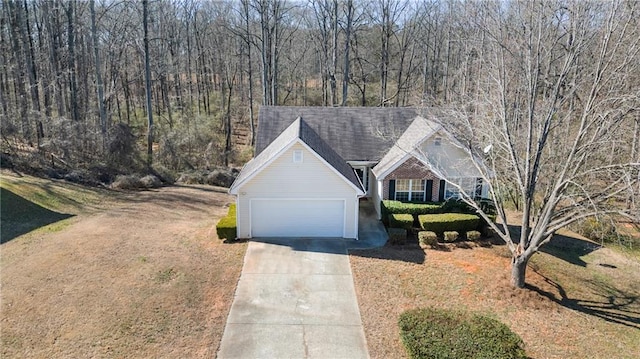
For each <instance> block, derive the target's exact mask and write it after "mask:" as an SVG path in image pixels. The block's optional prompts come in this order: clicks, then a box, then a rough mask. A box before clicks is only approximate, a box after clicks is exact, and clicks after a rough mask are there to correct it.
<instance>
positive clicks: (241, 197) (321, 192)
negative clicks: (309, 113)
mask: <svg viewBox="0 0 640 359" xmlns="http://www.w3.org/2000/svg"><path fill="white" fill-rule="evenodd" d="M295 150H302V152H303V161H302V163H294V162H293V151H295ZM264 198H309V199H313V198H324V199H326V198H344V199H345V213H346V216H345V228H344V237H346V238H356V237H357V211H358V196H357V192H356V190H355V188H353V187H352V186H350V185H349V183H347V182H346V180H345V179H344V178H342V177H341V176H340V175H338V174H337V173H335V172H334V171H333V169H331V168H330V167H328V165H327V164H325V163H324V162H322V161H321V160H320V159H319V158H318V157H317V156H316V155H315V154H314V153H312V152H310V151H309V150H307V148H306V147H304V146H303V145H301V144H300V143H296V144H294V145H293V146H291V147H290V148H289V149H287V150H286V151H284V152H283V153H282V154H281V155H280V157H278V158H276V159H275V160H274V161H273V162H271V163H270V164H268V165H267V166H266V167H265V168H263V169H262V170H261V172H260V173H258V174H257V175H256V176H255V177H253V178H252V179H250V180H249V181H247V182H246V183H245V184H244V185H242V187H240V188H239V189H238V200H237V203H238V208H237V210H238V216H237V226H238V237H240V238H250V236H251V232H250V220H251V219H250V204H249V203H250V200H251V199H264Z"/></svg>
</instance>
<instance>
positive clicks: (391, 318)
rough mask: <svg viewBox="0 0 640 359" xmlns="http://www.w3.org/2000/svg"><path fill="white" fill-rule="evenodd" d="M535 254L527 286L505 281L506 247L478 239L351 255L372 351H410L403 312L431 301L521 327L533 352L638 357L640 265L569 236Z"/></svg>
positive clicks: (395, 354)
mask: <svg viewBox="0 0 640 359" xmlns="http://www.w3.org/2000/svg"><path fill="white" fill-rule="evenodd" d="M564 234H565V236H558V238H556V239H554V240H553V241H552V242H551V243H550V244H549V245H548V247H546V250H545V253H539V254H536V255H535V256H534V257H533V259H532V262H531V263H530V266H529V268H528V271H527V283H528V285H529V286H528V288H527V289H525V290H514V289H511V288H510V286H509V270H510V253H509V250H508V249H507V248H506V247H505V246H503V245H495V244H494V245H487V244H485V246H481V245H479V244H477V243H473V242H457V243H452V244H446V245H439V246H438V247H437V248H436V249H433V248H427V249H424V250H423V249H421V248H420V247H419V246H418V244H417V243H413V242H410V243H408V244H406V245H404V246H390V245H387V246H385V247H383V248H380V249H375V250H364V251H352V252H351V254H350V261H351V267H352V270H353V275H354V281H355V286H356V293H357V295H358V302H359V305H360V314H361V316H362V320H363V325H364V330H365V335H366V338H367V344H368V346H369V352H370V354H371V356H372V357H373V358H406V357H408V354H407V352H406V351H405V349H404V347H403V345H402V342H401V340H400V330H399V327H398V318H399V316H400V314H401V313H402V312H404V311H405V310H409V309H413V308H426V307H435V308H443V309H453V310H464V311H469V312H474V313H480V314H486V315H489V316H491V317H495V318H497V319H499V320H500V321H501V322H503V323H505V324H506V325H507V326H508V327H509V328H511V329H512V330H513V331H514V332H515V333H517V334H518V335H519V336H520V337H521V338H522V339H523V340H524V343H525V349H526V351H527V354H528V355H529V356H531V357H533V358H576V359H577V358H603V359H604V358H636V357H637V354H638V353H640V300H639V298H640V261H639V260H638V257H637V256H635V255H632V254H631V255H630V254H628V253H622V252H619V251H617V250H612V249H609V248H600V247H599V246H597V245H596V244H594V243H593V242H587V241H585V240H582V239H578V238H574V237H573V236H571V234H569V233H564Z"/></svg>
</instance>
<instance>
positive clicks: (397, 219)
mask: <svg viewBox="0 0 640 359" xmlns="http://www.w3.org/2000/svg"><path fill="white" fill-rule="evenodd" d="M412 226H413V216H412V215H410V214H406V213H403V214H390V215H389V227H392V228H404V229H407V230H409V229H411V227H412Z"/></svg>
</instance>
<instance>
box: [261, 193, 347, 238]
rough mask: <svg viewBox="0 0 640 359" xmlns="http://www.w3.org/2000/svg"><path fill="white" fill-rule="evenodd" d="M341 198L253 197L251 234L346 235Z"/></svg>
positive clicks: (281, 235) (282, 235)
mask: <svg viewBox="0 0 640 359" xmlns="http://www.w3.org/2000/svg"><path fill="white" fill-rule="evenodd" d="M344 219H345V201H344V200H342V199H332V200H325V199H252V200H251V236H252V237H343V236H344Z"/></svg>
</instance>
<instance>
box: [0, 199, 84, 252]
mask: <svg viewBox="0 0 640 359" xmlns="http://www.w3.org/2000/svg"><path fill="white" fill-rule="evenodd" d="M69 217H72V215H71V214H65V213H59V212H56V211H52V210H50V209H47V208H45V207H43V206H41V205H39V204H37V203H35V202H32V201H30V200H28V199H26V198H24V197H22V196H19V195H17V194H15V193H13V192H12V191H10V190H8V189H5V188H4V187H0V226H1V227H2V231H0V243H5V242H8V241H10V240H12V239H14V238H16V237H18V236H21V235H23V234H25V233H28V232H31V231H33V230H35V229H39V228H40V229H41V230H46V231H48V232H57V231H60V230H62V229H64V228H65V227H66V226H68V225H69V222H68V221H65V222H59V221H62V220H64V219H67V218H69ZM45 226H46V227H45Z"/></svg>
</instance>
